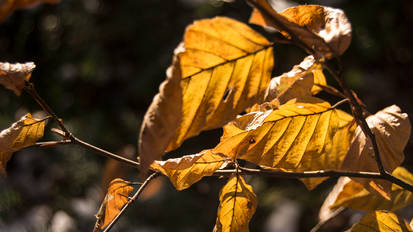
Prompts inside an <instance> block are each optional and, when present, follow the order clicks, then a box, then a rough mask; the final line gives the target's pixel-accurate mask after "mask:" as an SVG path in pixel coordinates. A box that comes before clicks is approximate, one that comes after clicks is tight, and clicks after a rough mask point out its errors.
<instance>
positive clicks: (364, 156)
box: [342, 105, 411, 198]
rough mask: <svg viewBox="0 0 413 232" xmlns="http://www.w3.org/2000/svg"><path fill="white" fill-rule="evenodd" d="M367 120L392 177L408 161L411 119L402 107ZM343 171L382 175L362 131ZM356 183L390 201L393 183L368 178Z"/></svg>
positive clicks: (390, 108) (345, 162) (345, 160)
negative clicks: (405, 150)
mask: <svg viewBox="0 0 413 232" xmlns="http://www.w3.org/2000/svg"><path fill="white" fill-rule="evenodd" d="M366 120H367V123H368V125H369V127H370V129H371V131H372V132H373V133H374V135H375V137H376V141H377V145H378V148H379V153H380V157H381V161H382V163H383V167H384V169H385V170H387V171H388V172H390V173H391V172H392V171H393V170H394V169H395V168H396V167H398V166H400V164H401V163H402V162H403V160H404V153H403V150H404V148H405V147H406V145H407V142H408V140H409V137H410V129H411V125H410V121H409V118H408V115H407V114H406V113H402V112H401V110H400V108H399V107H398V106H396V105H393V106H390V107H387V108H385V109H383V110H381V111H379V112H377V113H376V114H375V115H371V116H369V117H367V119H366ZM342 169H343V170H348V171H370V172H378V167H377V163H376V160H375V158H374V152H373V147H372V144H371V142H370V139H368V138H366V136H365V135H364V133H363V132H362V130H361V128H360V127H358V128H357V130H356V136H355V138H354V140H353V142H352V144H351V146H350V149H349V151H348V153H347V155H346V158H345V159H344V161H343V165H342ZM353 180H355V181H357V182H359V183H361V184H362V185H363V186H364V188H366V189H367V190H369V191H371V192H373V193H378V194H381V195H382V196H384V197H386V198H389V196H388V193H389V191H390V189H391V183H390V182H388V181H385V180H370V179H365V178H364V179H363V178H353Z"/></svg>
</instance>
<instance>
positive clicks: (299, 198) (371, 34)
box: [0, 0, 413, 231]
mask: <svg viewBox="0 0 413 232" xmlns="http://www.w3.org/2000/svg"><path fill="white" fill-rule="evenodd" d="M279 2H280V5H281V3H288V4H293V3H295V4H321V5H327V6H333V7H338V8H341V9H343V10H344V11H345V12H346V14H347V16H348V18H349V19H350V21H351V23H352V26H353V41H352V44H351V46H350V48H349V50H348V51H347V52H346V53H345V54H344V55H343V57H342V59H343V63H344V66H345V67H344V75H345V77H346V80H347V82H348V83H349V85H350V86H351V88H353V89H354V90H355V91H356V92H357V93H358V96H359V97H360V99H362V100H363V101H364V103H365V104H366V105H367V107H368V110H369V111H370V112H371V113H375V112H376V111H378V110H380V109H382V108H384V107H386V106H389V105H392V104H397V105H399V106H400V107H401V109H402V110H403V111H404V112H407V113H408V114H409V115H413V104H412V103H411V98H412V92H413V84H412V81H411V78H412V75H411V72H410V71H411V68H412V67H413V43H412V42H411V38H412V37H413V30H411V29H412V25H413V2H412V1H409V0H397V1H386V0H364V1H356V0H334V1H332V0H330V1H327V0H324V1H322V0H319V1H295V2H294V1H286V0H284V1H279ZM275 4H278V3H277V1H276V3H275ZM250 12H251V9H250V7H249V6H248V5H246V4H245V3H244V2H243V1H242V0H236V1H235V2H233V3H225V2H217V1H214V0H168V1H165V0H164V1H161V0H138V1H136V0H125V1H111V0H87V1H81V0H72V1H69V0H61V2H60V3H59V4H56V5H49V4H43V5H40V6H38V7H36V8H33V9H30V10H22V11H17V12H15V13H14V14H13V15H12V16H10V17H9V18H8V19H7V20H6V21H5V22H3V23H2V24H0V61H1V62H10V63H15V62H20V63H23V62H27V61H33V62H35V64H36V65H37V67H36V69H35V71H34V73H33V75H32V78H31V80H32V81H33V82H34V83H35V86H36V88H37V89H38V92H39V93H40V95H41V96H42V97H43V98H44V99H45V100H46V101H47V102H48V103H49V105H50V106H51V107H52V108H53V109H54V110H55V111H56V113H57V114H58V115H59V116H60V117H62V118H63V120H64V122H65V124H66V125H67V126H68V127H69V128H70V130H71V131H72V132H73V133H74V134H75V135H76V136H77V137H79V138H80V139H83V140H85V141H87V142H89V143H91V144H94V145H97V146H99V147H102V148H104V149H107V150H109V151H113V152H117V153H121V154H124V155H125V156H129V158H132V159H135V158H136V154H137V151H136V141H137V135H138V131H139V127H140V124H141V120H142V118H143V115H144V113H145V111H146V108H147V107H148V106H149V104H150V103H151V101H152V98H153V96H154V95H155V94H156V93H157V92H158V86H159V84H160V83H161V82H162V81H163V80H164V79H165V70H166V68H167V67H168V66H169V64H170V63H171V60H172V54H173V50H174V48H175V47H176V46H177V45H178V43H179V42H180V41H181V39H182V35H183V33H184V30H185V27H186V26H187V25H189V24H191V23H192V22H193V20H195V19H200V18H207V17H214V16H218V15H220V16H228V17H232V18H235V19H238V20H241V21H243V22H248V17H249V14H250ZM252 27H253V28H255V29H257V30H259V31H261V32H263V30H262V29H260V28H259V27H257V26H252ZM304 56H305V54H304V53H303V52H302V51H301V50H299V49H298V48H296V47H294V46H287V45H276V46H275V62H276V63H275V69H274V76H276V75H279V74H281V73H283V72H286V71H288V70H289V69H290V68H291V67H292V66H293V65H294V64H297V63H299V62H300V61H301V60H302V59H303V57H304ZM328 78H329V79H328V82H329V83H330V84H332V85H335V83H334V80H333V79H332V78H331V77H328ZM322 96H326V95H322ZM39 110H40V108H39V106H38V105H36V103H35V102H34V101H33V99H31V98H30V97H29V96H28V95H26V94H23V95H22V96H21V97H16V96H15V95H14V94H13V93H12V92H11V91H8V90H6V89H4V88H0V130H2V129H4V128H7V127H8V126H9V125H10V124H11V123H13V122H14V121H15V120H16V119H18V118H19V117H20V116H22V115H23V114H24V113H25V112H28V111H29V112H36V111H39ZM51 126H53V127H56V125H55V124H51V125H49V127H48V128H49V129H50V128H51ZM220 134H221V130H215V131H211V132H205V133H203V134H201V136H199V137H197V138H193V139H190V140H189V141H187V142H185V143H184V145H183V147H182V148H180V149H179V150H177V151H175V152H173V153H172V154H170V155H169V156H181V155H186V154H193V153H196V152H199V151H201V150H203V149H206V148H211V147H213V146H214V145H215V144H216V143H217V142H218V140H219V136H220ZM56 139H58V137H57V136H55V135H53V134H52V133H50V132H46V136H45V138H44V139H43V141H47V140H56ZM412 153H413V146H412V143H411V142H410V143H409V145H408V147H407V149H406V161H405V164H404V165H405V166H407V168H409V169H410V170H412V168H413V158H412V157H413V156H412V155H411V154H412ZM7 170H8V177H7V178H6V179H1V180H0V230H1V231H91V230H92V228H93V225H94V222H95V218H94V214H95V213H96V212H97V210H98V208H99V204H100V201H101V200H102V198H103V196H104V194H105V188H106V184H107V182H108V179H110V178H114V177H117V176H123V177H125V178H126V179H128V180H131V181H136V180H138V172H137V171H136V170H135V169H133V168H129V167H126V166H122V165H120V164H114V163H113V162H111V161H107V160H106V158H104V157H101V156H99V155H98V154H95V153H94V152H93V151H89V150H85V149H84V148H81V147H77V146H71V145H70V146H62V147H57V148H45V149H25V150H23V151H20V152H18V153H16V154H15V156H14V157H13V159H12V160H11V161H10V162H9V164H8V167H7ZM111 170H112V171H111ZM247 181H249V182H250V183H252V184H253V185H254V188H255V192H256V193H257V195H258V197H259V208H258V210H257V213H256V214H255V216H254V218H253V220H252V223H251V231H270V230H269V229H268V228H269V227H268V223H269V220H270V219H271V215H274V214H272V212H274V210H276V209H280V207H278V206H280V205H281V204H282V203H283V202H294V204H293V205H295V206H294V207H295V210H296V212H297V216H296V217H297V224H295V225H294V227H293V229H292V230H291V231H309V230H310V229H311V227H312V226H314V225H315V224H316V223H317V214H318V209H319V207H320V206H321V204H322V202H323V197H324V196H326V194H327V191H328V190H329V188H330V187H331V186H332V184H334V180H329V181H326V182H325V183H323V184H322V185H320V186H319V187H317V188H316V189H315V190H313V191H312V192H309V191H307V190H306V189H305V187H304V185H303V184H302V183H301V182H299V181H298V180H279V179H275V178H262V177H254V178H247ZM224 182H225V180H222V179H216V178H205V179H204V180H202V181H201V182H200V183H198V184H196V185H194V186H193V187H192V188H190V189H189V190H185V191H183V192H177V191H176V190H174V189H173V187H172V185H171V184H170V183H169V182H168V181H167V180H166V179H163V180H162V181H160V182H158V183H157V184H156V185H154V186H153V187H152V188H151V189H150V191H148V194H147V196H146V197H145V198H144V199H142V200H139V201H138V202H136V203H134V204H133V205H132V206H131V207H130V209H129V210H128V211H127V212H126V216H125V217H123V218H122V219H121V220H120V221H119V222H118V225H117V226H116V227H115V229H114V231H211V230H212V228H213V225H214V223H215V217H216V210H217V206H218V193H219V189H220V186H222V185H223V183H224ZM277 207H278V208H277ZM294 207H293V208H294ZM59 223H60V224H59ZM65 223H66V224H65ZM62 224H63V225H65V226H62ZM59 225H60V227H59ZM337 228H338V227H337ZM272 231H275V230H272ZM280 231H283V230H280ZM284 231H287V230H284Z"/></svg>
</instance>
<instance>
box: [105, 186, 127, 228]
mask: <svg viewBox="0 0 413 232" xmlns="http://www.w3.org/2000/svg"><path fill="white" fill-rule="evenodd" d="M132 191H133V187H132V186H131V185H130V184H128V183H127V182H125V181H124V180H122V179H120V178H116V179H114V180H112V181H111V182H110V184H109V188H108V192H107V194H106V196H105V199H104V200H103V204H102V209H104V215H103V218H98V220H102V221H103V223H102V224H100V228H101V229H103V228H105V227H106V226H107V225H108V224H109V223H110V222H111V221H112V220H113V218H115V216H116V215H117V214H118V213H119V212H120V210H121V209H122V208H123V206H124V205H125V204H126V203H127V202H128V200H129V199H128V196H129V194H130V193H131V192H132ZM98 216H99V217H101V216H102V215H99V213H98Z"/></svg>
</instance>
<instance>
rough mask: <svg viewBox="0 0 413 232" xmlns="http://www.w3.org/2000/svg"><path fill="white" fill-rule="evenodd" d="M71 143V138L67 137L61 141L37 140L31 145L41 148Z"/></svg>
mask: <svg viewBox="0 0 413 232" xmlns="http://www.w3.org/2000/svg"><path fill="white" fill-rule="evenodd" d="M71 143H72V140H69V139H66V140H61V141H46V142H37V143H35V144H34V145H33V146H32V147H42V148H44V147H54V146H60V145H66V144H71Z"/></svg>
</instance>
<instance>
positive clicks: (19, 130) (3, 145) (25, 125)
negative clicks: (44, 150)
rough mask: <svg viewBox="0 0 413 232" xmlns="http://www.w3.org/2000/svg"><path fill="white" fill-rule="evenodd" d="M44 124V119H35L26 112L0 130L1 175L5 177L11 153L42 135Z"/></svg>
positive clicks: (34, 141)
mask: <svg viewBox="0 0 413 232" xmlns="http://www.w3.org/2000/svg"><path fill="white" fill-rule="evenodd" d="M44 126H45V122H44V120H40V121H39V120H36V119H34V118H33V117H32V115H31V114H27V115H25V116H23V117H22V118H21V119H20V120H19V121H17V122H15V123H13V125H11V127H9V128H7V129H5V130H2V131H1V132H0V173H1V174H2V175H3V177H6V164H7V162H8V161H9V160H10V159H11V157H12V155H13V153H14V152H16V151H18V150H20V149H22V148H25V147H28V146H31V145H33V144H35V143H36V141H37V140H38V139H40V138H41V137H43V132H44Z"/></svg>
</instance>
